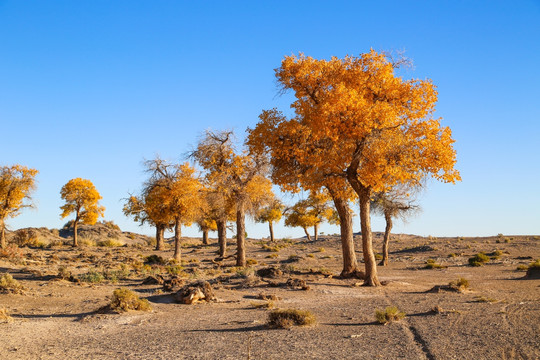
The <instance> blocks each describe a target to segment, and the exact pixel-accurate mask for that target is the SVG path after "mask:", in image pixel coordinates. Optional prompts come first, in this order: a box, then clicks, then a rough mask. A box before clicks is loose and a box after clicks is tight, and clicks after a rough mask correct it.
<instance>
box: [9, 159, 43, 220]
mask: <svg viewBox="0 0 540 360" xmlns="http://www.w3.org/2000/svg"><path fill="white" fill-rule="evenodd" d="M37 173H38V171H37V170H35V169H30V168H27V167H26V166H22V165H13V166H2V167H0V221H3V220H5V219H6V218H8V217H15V216H17V215H18V214H19V211H20V210H21V209H22V208H24V207H28V206H29V205H28V204H25V200H30V193H31V191H32V190H34V189H35V186H36V183H35V179H34V178H35V176H36V175H37Z"/></svg>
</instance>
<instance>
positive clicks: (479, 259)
mask: <svg viewBox="0 0 540 360" xmlns="http://www.w3.org/2000/svg"><path fill="white" fill-rule="evenodd" d="M489 260H490V258H489V256H487V255H486V254H484V253H478V254H476V255H474V256H473V257H472V258H469V265H470V266H482V265H484V264H485V263H487V262H489Z"/></svg>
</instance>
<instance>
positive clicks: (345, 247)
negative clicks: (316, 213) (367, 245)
mask: <svg viewBox="0 0 540 360" xmlns="http://www.w3.org/2000/svg"><path fill="white" fill-rule="evenodd" d="M333 200H334V205H335V206H336V210H337V212H338V214H339V227H340V230H341V251H342V253H343V270H342V271H341V275H340V276H341V277H342V278H352V277H356V278H359V279H363V278H364V273H363V272H362V271H360V269H358V262H357V260H356V254H355V252H354V236H353V223H352V214H351V209H350V208H349V204H348V203H347V200H345V199H341V198H337V197H334V198H333Z"/></svg>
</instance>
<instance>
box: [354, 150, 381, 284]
mask: <svg viewBox="0 0 540 360" xmlns="http://www.w3.org/2000/svg"><path fill="white" fill-rule="evenodd" d="M365 140H366V139H364V140H362V141H361V142H360V143H358V145H357V147H356V150H355V151H354V154H353V158H352V161H351V164H350V165H349V167H348V168H347V181H348V182H349V184H351V187H352V188H353V189H354V192H355V193H356V194H357V195H358V198H359V201H360V229H361V231H362V251H363V253H364V263H365V270H366V274H365V279H364V285H367V286H380V285H381V283H380V281H379V278H378V276H377V263H376V262H375V255H374V254H373V238H372V235H371V218H370V213H369V198H370V195H371V189H370V188H369V187H366V186H364V185H363V184H362V183H361V182H360V180H358V168H359V167H360V159H361V156H362V151H363V149H364V146H365V144H366V141H365Z"/></svg>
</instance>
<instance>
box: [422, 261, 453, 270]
mask: <svg viewBox="0 0 540 360" xmlns="http://www.w3.org/2000/svg"><path fill="white" fill-rule="evenodd" d="M447 267H448V266H444V265H441V264H439V263H437V262H435V260H433V259H427V260H426V266H424V269H446V268H447Z"/></svg>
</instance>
